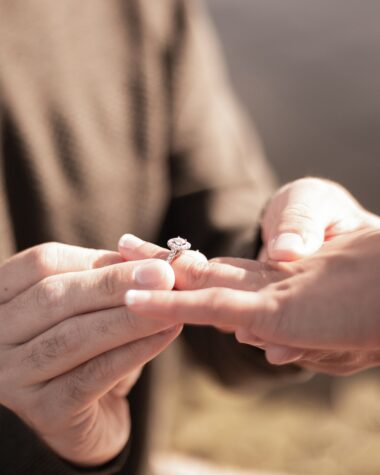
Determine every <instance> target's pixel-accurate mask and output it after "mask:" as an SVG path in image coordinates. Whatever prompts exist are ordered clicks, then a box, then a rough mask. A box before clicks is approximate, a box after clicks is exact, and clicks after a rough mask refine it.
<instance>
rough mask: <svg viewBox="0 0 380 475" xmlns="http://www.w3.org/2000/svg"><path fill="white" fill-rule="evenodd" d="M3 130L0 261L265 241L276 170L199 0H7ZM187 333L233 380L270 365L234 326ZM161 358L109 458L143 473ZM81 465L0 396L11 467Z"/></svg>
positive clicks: (61, 469)
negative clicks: (174, 240)
mask: <svg viewBox="0 0 380 475" xmlns="http://www.w3.org/2000/svg"><path fill="white" fill-rule="evenodd" d="M0 140H1V147H0V262H1V261H2V260H3V259H5V258H7V257H8V256H10V255H12V254H13V253H15V252H17V251H19V250H21V249H24V248H27V247H30V246H33V245H35V244H38V243H41V242H45V241H51V240H55V241H61V242H66V243H70V244H76V245H81V246H89V247H102V248H110V249H113V248H115V244H116V242H117V240H118V238H119V237H120V235H122V234H123V233H125V232H130V233H134V234H137V235H139V236H141V237H142V238H144V239H147V240H150V241H154V242H158V243H163V242H165V240H166V239H167V238H168V237H172V236H173V235H183V236H185V237H187V238H188V239H189V240H190V241H191V242H192V243H194V247H195V248H198V249H200V250H202V252H204V253H206V254H207V255H208V256H210V257H211V256H213V255H217V254H219V255H243V254H246V253H247V252H248V254H249V255H253V253H254V247H253V239H254V235H255V229H256V225H257V221H258V216H259V213H260V210H261V209H262V207H263V204H264V203H265V201H266V200H267V198H268V196H269V193H270V190H271V178H270V174H269V172H268V170H267V168H266V165H265V163H264V161H263V159H262V156H261V151H260V149H259V147H258V146H257V143H256V140H255V139H252V136H251V135H250V132H249V130H248V128H247V124H246V121H245V119H244V118H243V117H242V115H241V113H240V111H239V110H238V108H237V107H236V104H235V101H234V98H233V97H232V95H231V93H230V90H229V87H228V84H227V83H226V81H225V78H224V75H223V71H222V67H221V64H220V62H219V58H218V51H217V47H216V45H215V42H214V38H213V36H212V34H211V33H210V30H209V27H208V25H207V22H205V18H204V16H203V14H202V12H201V11H200V10H199V6H198V5H194V2H193V1H191V0H80V1H78V0H61V1H53V0H0ZM184 340H186V342H187V343H186V344H187V346H188V347H189V348H190V350H191V352H192V353H193V354H194V355H195V360H197V361H198V362H200V363H202V364H206V365H209V367H210V369H211V370H213V371H214V372H215V373H216V374H217V375H219V376H220V378H221V379H222V380H224V381H225V382H229V383H235V382H237V380H239V379H242V378H246V377H248V375H251V374H252V373H253V372H254V371H256V372H257V371H265V368H266V365H265V363H264V362H263V359H262V357H261V356H260V355H259V354H258V353H257V352H256V351H255V350H253V349H247V347H243V346H242V345H238V344H237V343H236V342H235V341H234V339H233V338H230V337H227V336H224V335H223V336H222V335H219V334H217V333H216V332H213V331H212V330H207V329H201V330H198V329H192V330H187V332H185V338H184ZM221 351H223V352H226V351H228V352H229V354H230V356H229V357H228V358H226V357H225V358H224V363H223V366H221V365H220V364H219V361H220V358H219V356H220V352H221ZM224 356H226V355H225V353H224ZM150 373H151V368H150V367H149V366H148V368H147V369H146V371H145V372H144V374H143V376H142V378H141V379H140V381H139V382H138V384H137V385H136V387H135V389H134V390H133V392H132V394H131V396H130V404H131V411H132V419H133V435H132V439H131V442H130V444H129V448H128V449H129V453H128V454H127V453H124V454H123V456H122V457H121V458H119V459H118V460H117V461H114V462H113V463H111V464H110V466H109V467H102V469H99V470H100V471H101V473H117V472H118V471H120V473H124V474H126V475H135V474H137V473H139V474H143V475H146V473H147V472H146V468H145V465H144V461H145V460H146V456H145V455H144V454H145V453H146V452H145V440H146V428H147V427H148V423H149V405H150V402H149V401H150V396H151V395H152V394H153V393H154V390H153V389H152V388H151V387H150V381H151V374H150ZM123 457H124V458H123ZM78 472H80V473H82V472H81V471H80V470H79V469H77V468H75V467H71V466H69V465H68V464H67V463H65V462H64V461H62V460H60V459H59V457H57V456H56V455H55V454H54V453H52V452H51V451H50V450H49V449H48V448H47V447H45V446H44V445H43V444H41V443H40V442H39V440H38V439H37V438H36V436H35V435H34V433H33V432H32V431H31V430H30V429H29V428H28V427H27V426H26V425H25V424H24V423H23V422H22V421H21V420H20V419H18V418H17V416H16V415H14V414H12V413H10V412H9V411H7V410H6V409H5V408H1V407H0V473H1V474H4V475H8V474H9V475H17V474H21V473H25V474H38V475H45V474H57V475H60V474H62V475H63V474H68V475H69V474H70V475H71V474H76V473H78Z"/></svg>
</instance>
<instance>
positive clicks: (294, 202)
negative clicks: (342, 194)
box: [263, 179, 331, 261]
mask: <svg viewBox="0 0 380 475" xmlns="http://www.w3.org/2000/svg"><path fill="white" fill-rule="evenodd" d="M319 182H322V180H318V179H302V180H297V181H296V182H294V183H291V184H289V185H286V186H285V187H284V188H282V189H281V190H280V191H279V192H278V193H277V195H275V197H274V198H273V199H272V201H271V202H270V203H269V205H268V208H267V210H266V213H265V216H264V220H263V234H264V241H265V243H266V250H267V254H268V257H269V258H270V259H272V260H276V261H293V260H296V259H299V258H302V257H305V256H308V255H311V254H314V253H315V252H317V251H318V250H319V249H320V248H321V246H322V245H323V243H324V240H325V231H326V228H327V227H328V225H329V224H330V223H329V221H330V216H331V210H330V209H329V206H328V201H329V196H328V195H326V193H323V192H322V191H321V185H320V183H319Z"/></svg>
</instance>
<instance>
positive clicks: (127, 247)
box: [118, 233, 144, 257]
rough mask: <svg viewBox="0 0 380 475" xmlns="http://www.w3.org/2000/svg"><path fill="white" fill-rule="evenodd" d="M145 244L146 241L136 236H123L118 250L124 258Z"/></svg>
mask: <svg viewBox="0 0 380 475" xmlns="http://www.w3.org/2000/svg"><path fill="white" fill-rule="evenodd" d="M142 244H144V241H143V240H142V239H140V238H138V237H137V236H135V235H134V234H129V233H127V234H123V236H121V238H120V239H119V243H118V249H119V252H120V254H121V255H122V256H123V257H124V256H126V255H128V253H130V251H133V250H135V249H136V248H138V247H140V246H141V245H142Z"/></svg>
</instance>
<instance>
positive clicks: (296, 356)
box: [265, 344, 305, 366]
mask: <svg viewBox="0 0 380 475" xmlns="http://www.w3.org/2000/svg"><path fill="white" fill-rule="evenodd" d="M265 356H266V359H267V360H268V362H269V363H271V364H273V365H277V366H282V365H286V364H290V363H296V362H297V361H300V360H302V359H303V358H304V356H305V350H303V349H300V348H291V347H289V346H280V345H271V344H269V345H266V347H265Z"/></svg>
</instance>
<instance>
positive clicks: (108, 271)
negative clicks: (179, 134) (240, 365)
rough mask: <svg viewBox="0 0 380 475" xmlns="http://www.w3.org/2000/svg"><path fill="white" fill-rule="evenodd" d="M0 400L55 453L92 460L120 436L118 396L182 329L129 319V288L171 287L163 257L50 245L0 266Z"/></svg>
mask: <svg viewBox="0 0 380 475" xmlns="http://www.w3.org/2000/svg"><path fill="white" fill-rule="evenodd" d="M0 282H1V286H0V323H1V326H2V328H6V329H7V331H5V332H1V333H0V404H2V405H4V406H5V407H7V408H9V409H10V410H12V411H13V412H15V413H16V414H17V415H18V416H19V417H20V418H22V419H23V420H24V421H25V422H26V423H27V424H28V425H29V426H30V427H32V428H33V430H34V431H35V432H36V433H37V434H38V435H39V437H41V438H42V439H43V440H44V442H45V443H46V444H47V445H48V446H50V447H51V448H52V449H53V450H54V451H55V452H57V453H58V454H59V455H60V456H61V457H63V458H65V459H67V460H69V461H70V462H73V463H75V464H79V465H99V464H102V463H105V462H107V461H109V460H110V459H112V458H113V457H115V456H116V455H117V454H118V453H119V452H120V451H121V449H122V448H123V447H124V445H125V444H126V442H127V441H128V438H129V435H130V418H129V410H128V402H127V399H126V398H125V396H126V395H127V394H128V392H129V391H130V389H131V388H132V386H133V385H134V384H135V382H136V380H137V378H138V376H139V374H140V372H141V369H142V367H143V365H144V364H145V363H146V362H148V361H149V360H151V359H152V358H154V357H155V356H156V355H157V354H159V353H160V352H161V351H162V350H164V349H165V348H166V347H167V346H168V345H169V344H170V343H171V341H172V340H173V339H174V338H176V337H177V336H178V334H179V333H180V331H181V325H177V324H174V325H173V324H171V323H170V322H164V321H158V320H156V321H154V320H151V319H141V318H136V317H135V316H134V315H132V314H131V312H130V311H129V310H128V309H126V308H125V306H124V305H123V297H124V294H125V291H126V290H128V289H143V288H145V289H146V288H148V289H167V290H169V289H171V288H172V287H173V284H174V274H173V271H172V269H171V267H170V266H169V265H168V264H166V263H165V262H162V261H157V260H149V261H145V262H124V260H123V259H121V257H120V255H119V254H118V253H113V252H108V251H95V250H92V249H84V248H79V247H73V246H66V245H63V244H58V243H49V244H44V245H41V246H37V247H34V248H32V249H29V250H26V251H24V252H22V253H20V254H18V255H16V256H14V257H12V258H11V259H10V260H9V261H7V262H6V263H5V264H3V265H2V266H1V267H0Z"/></svg>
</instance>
